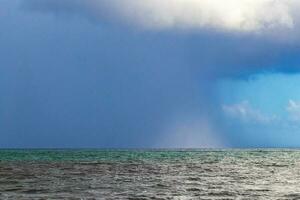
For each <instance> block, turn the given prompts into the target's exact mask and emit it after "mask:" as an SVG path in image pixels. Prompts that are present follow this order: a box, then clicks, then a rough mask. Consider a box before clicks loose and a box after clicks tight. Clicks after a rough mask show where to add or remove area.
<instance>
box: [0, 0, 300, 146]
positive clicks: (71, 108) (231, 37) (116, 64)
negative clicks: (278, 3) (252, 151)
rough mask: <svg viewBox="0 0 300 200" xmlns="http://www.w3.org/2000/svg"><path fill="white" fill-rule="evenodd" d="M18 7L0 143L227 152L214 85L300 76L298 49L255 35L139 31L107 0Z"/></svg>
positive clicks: (7, 58) (7, 44)
mask: <svg viewBox="0 0 300 200" xmlns="http://www.w3.org/2000/svg"><path fill="white" fill-rule="evenodd" d="M21 2H22V4H21V5H20V6H21V8H22V9H20V10H17V9H15V10H14V11H13V12H14V13H15V15H10V16H7V17H6V18H2V19H0V23H1V25H2V26H1V28H2V29H3V31H1V35H0V43H1V47H0V53H1V55H2V56H3V59H2V60H1V61H0V62H1V68H0V70H1V73H0V74H1V75H0V76H1V79H0V81H1V86H0V89H1V91H2V94H3V96H5V98H3V99H2V100H1V109H2V110H3V112H2V114H1V115H0V118H1V119H2V121H5V124H4V125H3V126H2V127H1V132H6V133H8V134H9V136H7V137H3V138H2V139H1V141H2V144H1V145H5V144H11V143H13V141H16V140H17V138H19V140H18V143H16V146H26V145H27V146H38V145H40V146H47V145H48V146H62V147H68V146H71V147H74V146H76V147H78V146H79V147H80V146H81V147H82V146H87V147H151V146H155V145H157V146H162V145H163V146H164V147H167V146H172V145H175V146H177V147H180V146H190V145H193V146H197V145H198V146H200V147H201V146H223V145H226V144H225V143H226V141H224V137H226V135H224V134H225V133H223V132H222V131H223V130H222V131H221V130H219V129H221V128H222V121H221V120H220V119H219V115H218V112H219V109H218V107H219V106H218V103H219V102H218V98H217V96H216V94H215V90H214V87H215V84H216V82H217V81H218V80H219V79H221V78H244V77H248V76H249V75H251V74H254V73H261V72H265V71H280V72H287V73H294V72H298V70H299V68H298V66H299V65H298V64H299V58H298V57H297V54H298V52H299V50H298V48H297V45H294V44H292V43H291V42H290V41H289V42H285V41H282V40H280V41H276V37H274V36H272V38H268V37H267V36H265V35H264V36H259V35H256V34H252V29H251V30H250V32H247V31H246V32H239V31H238V33H236V32H235V31H223V30H215V28H212V27H203V29H202V28H201V29H196V30H194V29H193V30H189V31H184V30H183V29H182V28H183V27H185V26H186V25H190V22H189V21H188V22H186V21H184V22H181V20H180V19H179V21H180V22H181V23H183V25H182V24H181V25H180V28H179V29H178V30H177V29H176V30H174V29H173V28H172V27H171V28H170V29H169V28H168V24H167V25H165V24H163V25H160V26H159V28H158V29H156V27H157V26H154V28H152V27H153V26H152V25H151V26H147V27H146V28H145V29H142V30H137V29H136V27H137V26H138V25H137V26H132V27H133V28H131V26H129V27H127V26H124V24H126V23H120V21H123V20H122V19H119V18H120V17H117V16H115V15H114V13H112V12H111V9H112V7H111V5H110V4H109V1H101V2H104V3H103V4H99V2H100V1H99V0H90V1H80V0H59V1H58V0H26V1H21ZM147 2H148V1H147ZM24 8H25V9H24ZM33 11H35V12H33ZM37 11H38V12H41V13H42V15H38V12H37ZM53 13H54V16H57V17H53ZM16 14H17V15H16ZM158 14H160V13H158ZM225 14H227V13H225ZM49 16H50V17H49ZM66 16H76V17H78V16H80V17H83V19H85V18H87V19H89V20H78V18H75V19H72V18H71V19H70V18H69V17H67V20H65V17H66ZM120 16H124V15H120ZM130 16H131V15H130ZM175 16H176V15H175ZM124 18H126V17H124ZM61 19H63V20H61ZM171 19H173V18H171ZM128 20H131V19H126V20H125V21H128ZM177 20H178V19H177ZM274 20H275V21H278V20H279V22H280V23H279V24H280V25H282V23H283V25H285V22H284V21H283V22H282V21H281V18H280V19H277V17H275V18H274ZM90 22H92V23H90ZM186 23H188V24H186ZM12 24H19V26H12ZM150 24H152V23H150ZM237 25H238V24H237ZM165 27H166V28H165ZM236 27H238V26H236V25H235V24H234V26H233V29H234V30H235V29H236ZM247 27H248V26H247ZM247 27H246V28H247ZM229 28H230V27H229ZM231 28H232V27H231ZM253 28H255V27H253ZM222 29H228V27H225V28H224V27H222ZM230 30H231V29H230ZM271 35H272V34H271ZM187 127H188V128H187ZM178 130H179V132H178ZM165 132H168V133H165ZM225 132H226V130H225ZM165 134H166V135H165ZM187 138H189V139H187ZM193 138H197V139H195V140H197V141H195V140H194V141H191V140H193Z"/></svg>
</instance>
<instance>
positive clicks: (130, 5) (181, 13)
mask: <svg viewBox="0 0 300 200" xmlns="http://www.w3.org/2000/svg"><path fill="white" fill-rule="evenodd" d="M28 2H29V5H31V7H34V8H36V7H40V8H41V9H45V5H46V7H48V8H50V9H55V11H57V10H59V8H63V9H62V10H64V11H66V10H69V11H71V12H78V11H82V13H84V14H89V15H91V16H92V17H96V18H97V17H98V18H103V17H109V18H114V19H117V20H121V21H125V22H127V23H129V24H133V25H137V26H140V27H143V28H147V29H153V30H164V29H183V30H189V29H207V28H208V29H211V28H212V29H217V30H221V31H238V32H256V33H261V32H263V33H264V32H273V30H291V29H293V28H295V25H296V21H297V18H298V16H297V13H298V10H299V8H300V1H298V0H225V1H224V0H84V1H81V0H27V1H26V3H28ZM42 5H44V6H42Z"/></svg>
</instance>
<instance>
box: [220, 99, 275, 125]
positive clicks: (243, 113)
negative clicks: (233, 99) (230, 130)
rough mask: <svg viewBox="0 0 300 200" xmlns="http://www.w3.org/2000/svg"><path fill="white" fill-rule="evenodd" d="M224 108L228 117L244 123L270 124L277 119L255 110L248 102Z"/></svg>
mask: <svg viewBox="0 0 300 200" xmlns="http://www.w3.org/2000/svg"><path fill="white" fill-rule="evenodd" d="M222 108H223V111H224V112H225V114H227V115H228V116H230V117H232V118H235V119H239V120H242V121H244V122H254V123H269V122H271V121H273V120H275V119H276V116H268V115H266V114H264V113H262V112H261V111H260V110H258V109H255V108H253V107H252V106H251V105H250V104H249V102H248V101H243V102H241V103H238V104H234V105H224V106H223V107H222Z"/></svg>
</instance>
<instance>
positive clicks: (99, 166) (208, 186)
mask: <svg viewBox="0 0 300 200" xmlns="http://www.w3.org/2000/svg"><path fill="white" fill-rule="evenodd" d="M0 199H26V200H27V199H28V200H31V199H145V200H146V199H249V200H252V199H254V200H256V199H300V150H293V149H292V150H289V149H264V150H260V149H252V150H237V149H236V150H209V149H190V150H187V149H185V150H178V149H177V150H0Z"/></svg>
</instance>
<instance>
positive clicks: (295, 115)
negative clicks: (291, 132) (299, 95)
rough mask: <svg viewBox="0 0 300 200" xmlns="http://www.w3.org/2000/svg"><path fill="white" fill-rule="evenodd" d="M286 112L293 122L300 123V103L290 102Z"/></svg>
mask: <svg viewBox="0 0 300 200" xmlns="http://www.w3.org/2000/svg"><path fill="white" fill-rule="evenodd" d="M286 110H287V112H288V113H289V117H290V120H291V121H294V122H296V121H300V102H296V101H294V100H289V103H288V106H287V108H286Z"/></svg>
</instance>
